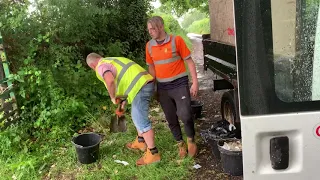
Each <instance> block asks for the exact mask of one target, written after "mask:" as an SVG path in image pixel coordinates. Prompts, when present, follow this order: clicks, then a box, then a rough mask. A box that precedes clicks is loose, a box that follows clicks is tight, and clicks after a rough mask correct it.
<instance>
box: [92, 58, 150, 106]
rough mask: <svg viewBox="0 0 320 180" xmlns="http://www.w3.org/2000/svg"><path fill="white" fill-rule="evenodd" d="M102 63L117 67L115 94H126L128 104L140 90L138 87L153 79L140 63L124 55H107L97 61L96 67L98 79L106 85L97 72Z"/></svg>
mask: <svg viewBox="0 0 320 180" xmlns="http://www.w3.org/2000/svg"><path fill="white" fill-rule="evenodd" d="M103 63H110V64H112V65H113V66H114V67H115V68H116V69H117V75H116V77H115V85H116V96H127V101H128V103H129V104H131V103H132V101H133V99H134V98H135V96H136V95H137V93H138V92H139V91H140V89H141V88H142V87H143V86H144V85H145V84H146V83H147V82H149V81H151V80H153V77H152V76H151V75H150V74H149V73H148V72H147V71H146V70H145V69H143V68H142V67H141V66H140V65H138V64H137V63H135V62H133V61H131V60H130V59H127V58H124V57H108V58H103V59H102V60H100V61H99V63H98V65H97V67H96V76H97V77H98V79H99V80H100V81H102V82H103V83H104V85H105V86H106V88H107V85H106V83H105V81H104V79H103V77H101V76H100V74H99V73H98V71H97V70H98V67H99V66H100V65H101V64H103Z"/></svg>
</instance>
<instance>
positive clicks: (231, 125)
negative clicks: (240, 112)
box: [229, 124, 237, 131]
mask: <svg viewBox="0 0 320 180" xmlns="http://www.w3.org/2000/svg"><path fill="white" fill-rule="evenodd" d="M236 129H237V128H236V127H235V126H234V125H233V124H229V131H234V130H236Z"/></svg>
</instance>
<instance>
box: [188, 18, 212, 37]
mask: <svg viewBox="0 0 320 180" xmlns="http://www.w3.org/2000/svg"><path fill="white" fill-rule="evenodd" d="M187 32H189V33H197V34H210V19H209V18H204V19H202V20H199V21H195V22H193V23H192V24H191V25H190V26H189V27H188V29H187Z"/></svg>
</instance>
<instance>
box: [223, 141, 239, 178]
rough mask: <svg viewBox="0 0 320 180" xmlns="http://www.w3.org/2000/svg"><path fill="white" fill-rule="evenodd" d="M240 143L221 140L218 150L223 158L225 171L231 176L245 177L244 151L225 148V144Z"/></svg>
mask: <svg viewBox="0 0 320 180" xmlns="http://www.w3.org/2000/svg"><path fill="white" fill-rule="evenodd" d="M231 141H239V140H238V139H235V140H220V141H218V148H219V151H220V156H221V164H222V168H223V171H224V172H225V173H228V174H230V175H231V176H241V175H243V164H242V151H232V150H227V149H225V148H223V147H222V146H223V144H224V142H231Z"/></svg>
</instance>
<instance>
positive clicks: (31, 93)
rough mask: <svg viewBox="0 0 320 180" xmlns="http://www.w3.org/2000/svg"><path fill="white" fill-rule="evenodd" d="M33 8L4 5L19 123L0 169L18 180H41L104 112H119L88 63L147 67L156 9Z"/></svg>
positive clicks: (40, 4) (94, 0) (51, 0)
mask: <svg viewBox="0 0 320 180" xmlns="http://www.w3.org/2000/svg"><path fill="white" fill-rule="evenodd" d="M29 5H30V2H29V1H27V0H26V1H11V0H3V1H0V10H1V12H2V13H1V14H0V22H1V23H0V28H1V34H2V36H3V38H4V45H5V50H6V53H7V57H8V60H9V61H10V70H11V72H13V73H14V74H13V75H11V77H10V79H11V80H12V81H14V83H15V84H16V85H17V86H18V90H17V92H16V99H17V103H18V106H19V107H20V117H21V120H20V123H19V124H16V125H13V126H12V127H9V128H8V129H7V130H5V131H2V132H0V138H1V139H0V143H1V145H0V153H1V157H0V162H1V163H5V164H7V165H8V166H7V167H8V168H9V169H7V170H4V171H5V172H6V171H10V172H15V176H16V177H17V178H18V179H19V177H26V178H24V179H35V177H38V176H39V172H38V170H41V171H42V170H45V167H47V165H46V164H47V163H50V162H51V161H53V160H54V159H52V158H54V157H57V155H54V154H53V153H52V151H54V149H55V148H56V147H61V146H63V144H65V143H66V142H67V143H69V142H70V138H71V136H72V135H73V134H74V133H76V132H78V130H79V129H83V128H84V127H85V126H88V125H89V124H90V123H92V121H91V120H92V119H93V118H94V117H97V116H99V115H100V114H101V113H102V112H105V111H104V110H103V109H102V107H103V106H105V107H108V111H107V112H108V113H109V114H110V110H112V111H113V110H114V108H115V107H113V106H112V105H111V102H110V100H109V97H108V94H107V91H106V88H105V87H104V85H103V83H101V82H100V81H99V80H98V79H97V78H96V77H95V73H94V71H92V70H91V69H89V68H88V66H87V65H86V62H85V58H86V56H87V54H88V53H90V52H93V51H94V52H97V53H100V54H101V55H103V56H125V57H128V58H130V59H132V60H134V61H136V62H137V63H140V64H145V63H144V51H143V50H144V48H145V43H146V42H147V40H148V34H147V31H146V24H145V22H146V21H147V14H146V12H147V11H148V10H149V9H150V6H149V2H148V1H140V0H131V1H127V0H119V1H100V0H83V1H79V0H41V1H40V0H39V1H37V0H36V1H34V6H35V7H36V10H35V11H32V12H29V11H28V8H29ZM17 154H19V156H18V155H17ZM20 154H21V156H20ZM49 159H50V160H49ZM2 171H3V169H0V173H1V174H2V173H5V172H2Z"/></svg>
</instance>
